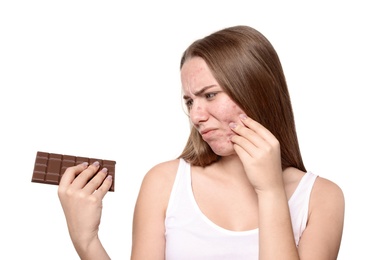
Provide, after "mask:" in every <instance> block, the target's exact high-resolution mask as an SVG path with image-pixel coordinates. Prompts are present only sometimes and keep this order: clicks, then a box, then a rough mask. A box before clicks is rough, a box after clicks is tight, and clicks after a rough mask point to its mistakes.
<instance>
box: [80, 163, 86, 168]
mask: <svg viewBox="0 0 390 260" xmlns="http://www.w3.org/2000/svg"><path fill="white" fill-rule="evenodd" d="M80 164H81V165H82V166H84V167H87V166H88V162H82V163H80Z"/></svg>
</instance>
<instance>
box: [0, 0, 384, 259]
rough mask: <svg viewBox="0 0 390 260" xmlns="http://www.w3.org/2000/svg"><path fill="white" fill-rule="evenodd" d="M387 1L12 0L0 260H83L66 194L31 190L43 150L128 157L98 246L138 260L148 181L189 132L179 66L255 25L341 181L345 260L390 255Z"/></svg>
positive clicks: (301, 123) (316, 145)
mask: <svg viewBox="0 0 390 260" xmlns="http://www.w3.org/2000/svg"><path fill="white" fill-rule="evenodd" d="M385 2H386V1H375V0H374V1H372V0H371V1H342V0H340V1H321V2H320V1H267V2H265V1H245V0H241V1H226V0H225V1H203V0H202V1H200V0H197V1H172V2H171V1H158V0H154V1H73V0H72V1H42V0H35V1H1V2H0V89H1V92H0V124H1V127H0V160H1V161H0V162H1V164H0V165H1V175H2V177H1V188H0V210H1V214H0V238H1V241H2V242H1V245H0V248H1V249H0V259H25V258H28V259H40V260H44V259H50V260H52V259H56V260H59V259H78V257H77V255H76V253H75V251H74V249H73V247H72V244H71V241H70V239H69V237H68V233H67V228H66V223H65V218H64V216H63V213H62V208H61V206H60V203H59V200H58V197H57V186H54V185H43V184H37V183H31V176H32V170H33V166H34V160H35V155H36V152H37V151H45V152H52V153H62V154H70V155H78V156H86V157H97V158H104V159H112V160H116V161H117V166H116V191H115V192H114V193H109V194H108V195H107V196H106V198H105V199H104V210H103V217H102V223H101V235H100V236H101V240H102V241H103V243H104V245H105V246H106V249H107V251H108V252H109V254H110V255H111V257H112V259H129V257H130V248H131V229H132V214H133V207H134V203H135V200H136V197H137V194H138V189H139V185H140V183H141V180H142V178H143V175H144V174H145V173H146V172H147V170H148V169H150V168H151V167H152V166H154V165H155V164H156V163H158V162H161V161H165V160H169V159H172V158H175V157H177V156H178V155H179V153H180V152H181V150H182V148H183V147H184V144H185V142H186V140H187V135H188V133H189V131H188V130H189V125H188V121H187V118H186V116H185V114H184V113H183V111H182V108H181V96H180V95H181V93H180V81H179V60H180V57H181V54H182V52H183V51H184V49H185V48H186V47H187V46H188V45H189V44H190V43H191V42H192V41H193V40H195V39H197V38H200V37H203V36H206V35H208V34H209V33H212V32H213V31H215V30H218V29H221V28H223V27H227V26H232V25H238V24H245V25H250V26H253V27H255V28H256V29H258V30H259V31H261V32H262V33H263V34H264V35H265V36H266V37H267V38H268V39H269V40H270V41H271V42H272V43H273V45H274V47H275V48H276V50H277V52H278V53H279V56H280V59H281V61H282V64H283V66H284V69H285V74H286V78H287V81H288V84H289V88H290V93H291V98H292V102H293V107H294V110H295V115H296V124H297V130H298V135H299V140H300V144H301V149H302V154H303V157H304V161H305V164H306V167H307V168H308V170H311V171H313V172H315V173H317V174H319V175H321V176H323V177H325V178H328V179H331V180H332V181H334V182H336V183H337V184H339V185H340V186H341V187H342V189H343V190H344V193H345V198H346V216H345V229H344V236H343V241H342V245H341V249H340V254H339V259H342V260H347V259H390V252H389V247H388V244H389V239H388V235H389V233H390V227H389V219H390V213H389V204H388V200H389V199H390V189H389V188H388V181H387V180H388V175H389V166H388V162H389V146H390V140H389V137H388V135H389V131H390V127H389V112H390V105H389V101H388V100H389V94H388V93H389V92H388V88H389V86H390V84H389V83H390V79H389V60H390V52H389V46H390V40H389V32H390V30H389V25H390V16H389V8H388V7H386V4H385Z"/></svg>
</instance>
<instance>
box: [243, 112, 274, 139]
mask: <svg viewBox="0 0 390 260" xmlns="http://www.w3.org/2000/svg"><path fill="white" fill-rule="evenodd" d="M240 119H241V122H242V123H243V124H244V125H245V126H246V127H248V128H249V129H251V130H252V131H254V132H255V133H257V134H259V135H261V136H262V137H263V138H264V139H266V140H269V139H270V138H274V135H273V134H272V133H271V132H270V131H269V130H268V129H267V128H265V127H264V126H263V125H262V124H260V123H259V122H257V121H255V120H253V119H252V118H250V117H248V116H247V115H244V114H241V115H240Z"/></svg>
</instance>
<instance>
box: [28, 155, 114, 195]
mask: <svg viewBox="0 0 390 260" xmlns="http://www.w3.org/2000/svg"><path fill="white" fill-rule="evenodd" d="M96 161H98V162H99V163H100V169H103V168H107V170H108V171H107V172H108V174H109V175H111V176H112V185H111V187H110V189H109V191H114V184H115V182H114V180H115V178H114V177H115V164H116V162H115V161H112V160H102V159H95V158H88V157H80V156H73V155H65V154H57V153H47V152H39V151H38V152H37V155H36V159H35V165H34V171H33V175H32V179H31V182H37V183H45V184H54V185H58V184H59V183H60V180H61V177H62V175H63V174H64V172H65V170H66V169H67V168H68V167H70V166H75V165H78V164H80V163H83V162H88V164H92V163H94V162H96Z"/></svg>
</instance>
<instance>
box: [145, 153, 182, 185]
mask: <svg viewBox="0 0 390 260" xmlns="http://www.w3.org/2000/svg"><path fill="white" fill-rule="evenodd" d="M178 167H179V159H174V160H170V161H166V162H162V163H159V164H156V165H155V166H153V167H152V168H151V169H150V170H149V171H148V172H147V173H146V175H145V177H144V182H145V181H147V182H160V184H161V182H163V183H169V182H172V181H174V179H175V176H176V172H177V169H178Z"/></svg>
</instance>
